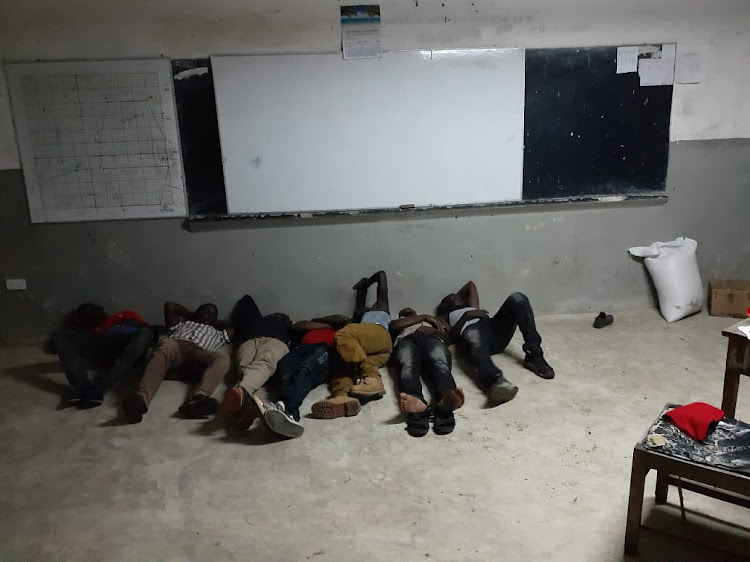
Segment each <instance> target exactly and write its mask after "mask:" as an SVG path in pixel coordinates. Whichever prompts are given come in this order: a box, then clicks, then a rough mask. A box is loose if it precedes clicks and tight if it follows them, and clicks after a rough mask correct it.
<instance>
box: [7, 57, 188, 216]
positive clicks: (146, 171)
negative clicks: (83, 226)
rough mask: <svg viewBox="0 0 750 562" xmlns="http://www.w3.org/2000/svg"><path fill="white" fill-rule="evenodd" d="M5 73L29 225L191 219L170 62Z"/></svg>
mask: <svg viewBox="0 0 750 562" xmlns="http://www.w3.org/2000/svg"><path fill="white" fill-rule="evenodd" d="M8 75H9V86H10V92H11V103H12V105H13V113H14V117H15V120H16V126H17V131H18V133H17V134H18V140H19V147H20V152H21V159H22V165H23V169H24V178H25V181H26V189H27V194H28V199H29V209H30V213H31V219H32V222H60V221H79V220H108V219H126V218H148V217H163V216H185V214H186V212H185V192H184V184H183V177H182V166H181V162H180V156H179V144H178V133H177V123H176V117H175V107H174V98H173V94H172V82H171V71H170V66H169V61H164V60H157V61H111V62H103V61H102V62H78V63H29V64H14V65H9V66H8Z"/></svg>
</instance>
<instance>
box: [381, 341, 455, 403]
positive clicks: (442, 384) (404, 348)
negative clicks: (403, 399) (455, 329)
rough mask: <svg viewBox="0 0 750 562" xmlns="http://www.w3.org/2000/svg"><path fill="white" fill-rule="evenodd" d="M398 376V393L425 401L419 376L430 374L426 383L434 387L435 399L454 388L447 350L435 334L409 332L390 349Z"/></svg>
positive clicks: (450, 361) (449, 356)
mask: <svg viewBox="0 0 750 562" xmlns="http://www.w3.org/2000/svg"><path fill="white" fill-rule="evenodd" d="M393 357H394V360H395V362H396V367H397V369H398V375H399V388H400V390H401V392H405V393H406V394H411V395H412V396H416V397H417V398H419V399H420V400H422V402H424V403H425V404H426V403H427V401H426V400H425V399H424V395H423V394H422V383H421V381H420V380H419V377H420V375H422V374H426V373H428V372H429V373H430V374H431V375H432V376H431V377H430V378H429V379H427V380H428V384H430V383H431V384H432V386H433V387H434V388H433V389H432V390H433V391H434V395H435V397H436V398H437V400H439V399H440V397H442V396H443V394H445V393H446V392H449V391H451V390H454V389H455V388H456V381H455V380H453V375H452V374H451V363H452V360H451V352H450V351H449V350H448V348H447V347H446V345H445V344H444V343H443V340H441V339H440V338H439V337H437V336H435V335H429V336H417V335H411V336H407V337H405V338H404V339H402V340H401V341H400V342H399V343H398V345H397V346H396V349H394V350H393Z"/></svg>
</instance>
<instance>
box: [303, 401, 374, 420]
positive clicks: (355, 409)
mask: <svg viewBox="0 0 750 562" xmlns="http://www.w3.org/2000/svg"><path fill="white" fill-rule="evenodd" d="M361 409H362V405H361V404H360V403H359V400H357V399H356V398H352V397H351V396H334V397H333V398H328V399H327V400H321V401H320V402H316V403H315V404H313V405H312V408H311V410H312V414H313V416H315V417H316V418H321V419H324V420H332V419H333V418H340V417H342V416H346V417H351V416H356V415H357V414H359V411H360V410H361Z"/></svg>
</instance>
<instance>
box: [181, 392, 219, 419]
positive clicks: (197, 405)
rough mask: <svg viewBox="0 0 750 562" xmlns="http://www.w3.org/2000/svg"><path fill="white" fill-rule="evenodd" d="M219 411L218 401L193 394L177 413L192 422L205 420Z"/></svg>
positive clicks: (203, 395)
mask: <svg viewBox="0 0 750 562" xmlns="http://www.w3.org/2000/svg"><path fill="white" fill-rule="evenodd" d="M218 409H219V401H218V400H216V398H211V397H210V396H206V395H205V394H194V395H193V396H191V397H190V398H188V399H187V400H185V402H183V404H182V406H180V407H179V408H178V411H179V412H180V413H181V414H182V415H183V416H185V417H186V418H190V419H193V420H197V419H201V418H205V417H206V416H210V415H211V414H215V413H216V412H217V410H218Z"/></svg>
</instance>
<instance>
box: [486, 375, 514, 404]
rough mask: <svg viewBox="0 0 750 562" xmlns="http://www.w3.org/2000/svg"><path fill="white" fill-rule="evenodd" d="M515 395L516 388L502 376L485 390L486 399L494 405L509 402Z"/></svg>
mask: <svg viewBox="0 0 750 562" xmlns="http://www.w3.org/2000/svg"><path fill="white" fill-rule="evenodd" d="M516 394H518V387H517V386H516V385H514V384H513V383H512V382H510V381H509V380H508V379H506V378H505V377H504V376H502V375H500V376H499V377H498V379H497V381H495V383H494V384H493V385H492V386H490V387H489V388H488V389H487V398H489V399H490V401H492V402H493V403H494V404H505V403H506V402H510V401H511V400H513V399H514V398H515V397H516Z"/></svg>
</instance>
